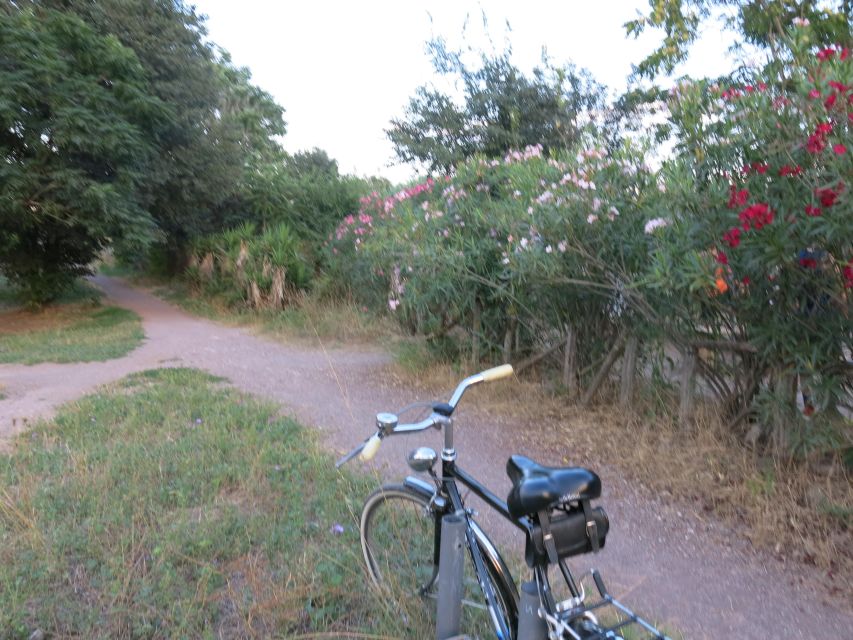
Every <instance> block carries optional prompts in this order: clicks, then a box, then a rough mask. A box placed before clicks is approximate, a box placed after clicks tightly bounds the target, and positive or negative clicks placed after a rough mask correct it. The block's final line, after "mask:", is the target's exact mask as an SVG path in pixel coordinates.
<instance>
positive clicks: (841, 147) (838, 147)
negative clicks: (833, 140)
mask: <svg viewBox="0 0 853 640" xmlns="http://www.w3.org/2000/svg"><path fill="white" fill-rule="evenodd" d="M832 150H833V151H834V152H835V153H836V154H838V155H839V156H841V155H844V154H845V153H847V147H845V146H844V145H843V144H841V143H840V142H839V143H838V144H837V145H835V146H834V147H832Z"/></svg>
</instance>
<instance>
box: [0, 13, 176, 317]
mask: <svg viewBox="0 0 853 640" xmlns="http://www.w3.org/2000/svg"><path fill="white" fill-rule="evenodd" d="M4 13H5V14H6V15H5V16H4V19H3V21H2V22H0V154H1V155H2V162H0V198H2V203H3V204H2V207H0V237H2V238H3V241H2V242H1V243H0V269H2V271H3V273H4V274H5V275H6V276H7V277H9V278H10V279H11V280H12V281H13V283H15V284H17V285H19V287H20V288H21V290H22V291H23V293H24V296H25V297H26V298H27V299H28V300H29V301H30V302H33V303H43V302H46V301H49V300H51V299H52V298H53V297H55V296H56V295H57V294H58V293H60V292H61V291H62V289H63V288H65V287H66V286H67V285H68V284H69V283H70V282H71V281H72V280H73V279H74V278H75V277H76V276H78V275H80V274H83V273H86V272H87V270H88V265H89V263H90V262H91V261H92V260H93V258H95V257H96V255H97V254H98V253H99V251H100V250H101V249H102V248H103V247H105V246H106V245H108V244H109V243H110V242H115V241H120V242H122V243H124V244H125V245H126V246H135V247H144V246H145V245H147V244H148V243H149V242H150V241H151V240H152V239H153V237H154V233H155V225H154V222H153V220H152V218H151V216H150V215H149V214H148V212H147V211H146V208H145V202H144V201H143V199H142V198H141V197H140V192H139V185H140V184H141V183H142V182H143V181H144V175H145V173H146V171H148V170H149V167H150V163H151V162H152V159H153V149H152V147H151V145H150V144H149V143H148V142H147V141H146V139H145V136H144V135H143V131H145V130H147V129H150V128H152V127H156V126H158V123H159V122H160V121H161V120H162V119H163V118H164V116H165V109H164V106H163V104H162V102H161V101H159V100H157V99H156V98H154V97H152V96H150V95H148V94H147V93H146V91H145V86H144V77H143V73H142V68H141V65H140V64H139V61H138V60H137V58H136V56H135V55H134V53H133V52H132V51H131V50H129V49H127V48H126V47H124V46H122V45H121V44H120V43H119V42H118V40H117V39H116V38H114V37H111V36H101V35H98V34H97V33H96V32H95V31H94V30H93V29H91V28H90V27H89V26H87V25H86V24H85V23H84V22H83V21H81V20H80V19H79V18H77V17H75V16H73V15H69V14H67V13H61V12H58V11H54V10H51V9H41V8H36V9H33V7H29V6H28V7H24V8H9V7H7V8H6V11H5V12H4Z"/></svg>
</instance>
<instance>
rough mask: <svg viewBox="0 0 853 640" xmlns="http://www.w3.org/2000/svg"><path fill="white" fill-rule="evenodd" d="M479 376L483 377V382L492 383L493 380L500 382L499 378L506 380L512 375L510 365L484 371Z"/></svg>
mask: <svg viewBox="0 0 853 640" xmlns="http://www.w3.org/2000/svg"><path fill="white" fill-rule="evenodd" d="M480 375H481V376H483V382H494V381H495V380H500V379H501V378H508V377H510V376H511V375H512V365H511V364H502V365H501V366H499V367H494V368H492V369H486V370H485V371H483V372H482V373H481V374H480Z"/></svg>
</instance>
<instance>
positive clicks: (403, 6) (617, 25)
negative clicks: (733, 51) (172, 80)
mask: <svg viewBox="0 0 853 640" xmlns="http://www.w3.org/2000/svg"><path fill="white" fill-rule="evenodd" d="M194 4H195V6H196V9H197V11H198V12H199V13H202V14H206V15H207V16H208V21H207V28H208V32H209V37H210V39H211V40H212V41H214V42H215V43H217V44H218V45H220V46H222V47H223V48H225V49H226V50H228V51H229V52H230V53H231V56H232V59H233V61H234V63H235V64H237V65H240V66H246V67H249V69H251V71H252V75H253V79H254V82H255V83H256V84H257V85H258V86H260V87H262V88H263V89H265V90H266V91H268V92H269V93H271V94H272V95H273V96H274V97H275V99H276V100H277V101H278V103H279V104H280V105H282V106H283V107H284V108H285V110H286V112H285V120H286V121H287V135H286V136H285V138H284V146H285V148H286V149H287V150H289V151H298V150H302V149H310V148H312V147H320V148H321V149H324V150H325V151H326V152H327V153H328V154H329V155H330V156H331V157H333V158H335V159H336V160H337V161H338V164H339V166H340V169H341V171H342V172H344V173H355V174H357V175H383V176H386V177H388V178H390V179H391V180H393V181H402V180H406V179H408V178H410V177H411V176H412V173H413V172H412V170H411V169H410V168H409V167H406V166H400V165H398V166H396V167H390V168H389V167H388V165H389V164H390V163H392V162H393V161H394V160H393V151H392V147H391V145H390V143H389V142H388V141H387V138H386V137H385V134H384V129H386V128H387V127H388V123H389V121H390V120H391V118H393V117H399V116H401V115H402V114H403V110H404V108H405V106H406V104H407V102H408V99H409V97H410V96H412V95H413V94H414V91H415V89H416V88H417V87H418V86H420V85H423V84H425V83H427V82H429V81H430V80H431V79H432V77H433V72H432V67H431V65H430V63H429V59H428V57H427V55H426V53H425V48H424V45H425V42H426V41H427V40H428V39H429V38H430V37H432V36H439V35H440V36H444V37H445V38H446V39H447V40H448V42H449V44H450V45H451V47H464V46H467V45H471V46H474V47H475V48H483V49H486V50H491V47H490V45H489V42H488V38H487V37H486V36H485V35H484V33H485V32H484V28H483V26H482V18H481V14H482V12H483V11H485V13H486V15H487V18H488V22H489V31H490V37H491V39H492V41H493V42H494V47H495V49H497V51H502V50H503V48H504V43H505V41H506V40H507V39H508V40H509V42H510V43H511V45H512V49H513V60H514V62H515V63H516V65H518V66H519V68H521V69H522V70H524V71H525V72H527V71H529V70H530V69H531V68H532V67H533V66H535V65H536V64H537V63H538V62H539V60H540V57H541V51H542V47H543V46H545V47H546V48H547V50H548V54H549V55H550V56H551V58H552V60H553V61H554V63H556V64H561V63H563V62H573V63H574V64H575V65H577V66H578V67H583V68H586V69H588V70H589V71H590V72H591V73H592V74H593V76H594V77H595V79H596V80H597V81H598V82H600V83H603V84H605V85H607V86H608V87H610V88H611V90H614V89H620V90H621V89H624V88H625V84H626V77H627V76H628V74H629V73H630V71H631V62H632V61H639V60H640V59H642V57H643V56H644V55H645V54H646V53H648V52H649V51H651V50H652V49H653V48H654V46H655V45H656V44H657V42H658V41H659V35H658V34H654V33H647V34H644V35H643V37H642V38H641V39H640V40H634V39H633V38H631V39H629V38H627V37H626V36H625V30H624V28H623V26H622V25H623V24H624V23H625V22H627V21H628V20H631V19H632V18H634V17H635V16H636V15H637V11H638V9H644V8H647V7H648V3H647V2H645V1H643V0H599V1H598V2H589V1H585V0H563V1H562V2H554V1H552V2H545V1H540V0H525V1H523V2H520V1H519V0H514V1H509V2H507V1H503V0H492V1H483V2H473V1H470V0H457V1H455V2H445V1H440V0H434V1H433V2H423V1H421V0H396V1H395V0H362V1H361V2H352V1H349V2H346V1H337V2H333V1H330V0H313V1H311V2H305V1H294V2H289V1H284V0H195V3H194ZM466 16H469V17H470V18H469V23H470V24H469V27H468V30H467V34H466V38H465V40H464V41H463V39H462V28H463V25H464V23H465V18H466ZM507 21H508V22H509V24H510V26H511V29H512V31H511V32H507V29H506V23H507ZM723 40H724V39H723V36H722V35H721V34H720V33H718V32H712V33H706V34H705V35H704V37H703V38H702V40H701V41H700V42H699V43H697V45H695V46H694V49H693V54H692V57H691V60H690V61H689V62H688V65H687V66H686V67H685V68H684V69H683V70H680V73H678V74H677V75H681V74H683V73H691V74H692V75H697V76H702V75H714V74H717V73H723V72H725V71H727V70H728V69H730V68H731V66H732V63H731V61H729V60H727V59H726V53H725V48H726V46H727V45H728V43H729V42H728V41H726V42H724V41H723ZM729 41H730V36H729Z"/></svg>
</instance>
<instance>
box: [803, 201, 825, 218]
mask: <svg viewBox="0 0 853 640" xmlns="http://www.w3.org/2000/svg"><path fill="white" fill-rule="evenodd" d="M822 213H823V209H821V208H820V207H815V206H813V205H810V204H807V205H806V215H807V216H810V217H812V218H816V217H818V216H819V215H821V214H822Z"/></svg>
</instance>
